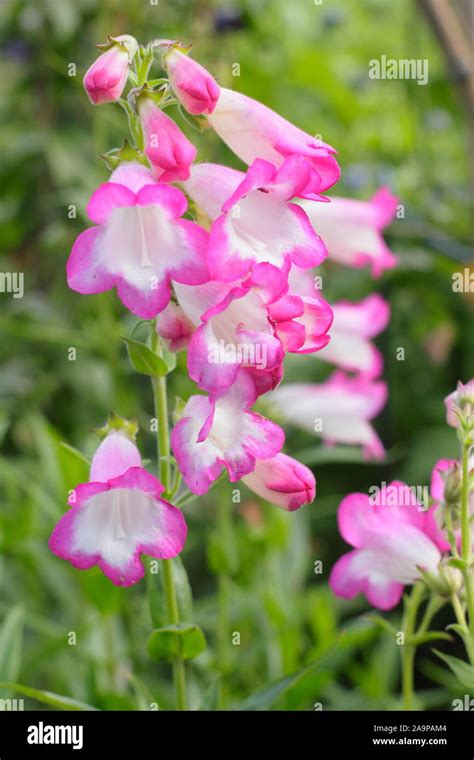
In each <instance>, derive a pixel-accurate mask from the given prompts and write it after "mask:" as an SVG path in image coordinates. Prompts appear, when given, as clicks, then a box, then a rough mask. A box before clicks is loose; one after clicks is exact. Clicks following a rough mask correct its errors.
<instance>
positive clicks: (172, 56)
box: [163, 45, 220, 116]
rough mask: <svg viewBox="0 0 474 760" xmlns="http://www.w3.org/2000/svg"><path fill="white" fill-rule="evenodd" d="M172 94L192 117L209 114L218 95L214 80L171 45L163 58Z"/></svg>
mask: <svg viewBox="0 0 474 760" xmlns="http://www.w3.org/2000/svg"><path fill="white" fill-rule="evenodd" d="M163 59H164V65H165V67H166V70H167V72H168V76H169V80H170V83H171V87H172V88H173V92H174V94H175V95H176V97H177V98H178V100H179V101H180V102H181V103H182V104H183V106H184V107H185V109H186V111H187V112H188V113H190V114H193V115H194V116H197V115H198V114H203V113H204V114H211V113H212V112H213V111H214V109H215V107H216V103H217V101H218V98H219V95H220V87H219V85H218V84H217V82H216V80H215V79H214V78H213V77H212V76H211V75H210V74H209V72H208V71H206V69H205V68H204V66H201V64H200V63H198V62H197V61H194V60H193V59H192V58H189V57H188V56H187V55H185V54H184V53H182V52H181V50H180V49H179V47H178V46H176V45H172V46H171V47H170V48H169V49H168V51H167V52H166V53H165V55H164V56H163Z"/></svg>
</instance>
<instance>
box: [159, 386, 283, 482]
mask: <svg viewBox="0 0 474 760" xmlns="http://www.w3.org/2000/svg"><path fill="white" fill-rule="evenodd" d="M255 400H256V393H255V386H254V383H253V382H252V380H251V379H250V377H249V376H248V375H246V374H244V373H240V375H239V377H238V378H237V379H236V381H235V382H234V384H233V385H232V387H231V388H229V390H228V391H227V392H226V393H225V394H223V395H220V396H217V397H209V398H208V397H206V396H191V398H190V399H189V400H188V402H187V404H186V406H185V408H184V412H183V416H182V418H181V419H180V420H179V422H178V423H177V424H176V425H175V427H174V429H173V431H172V433H171V446H172V449H173V453H174V456H175V457H176V461H177V463H178V467H179V469H180V471H181V473H182V475H183V478H184V481H185V483H186V485H187V486H188V488H189V489H190V490H191V491H192V492H193V493H196V494H203V493H206V492H207V491H208V490H209V487H210V486H211V484H212V483H213V482H214V481H215V480H216V479H217V478H218V477H219V475H220V473H221V471H222V469H223V468H224V467H225V468H226V469H227V471H228V473H229V480H230V481H231V482H235V481H237V480H240V478H242V477H243V476H244V475H247V474H248V473H249V472H252V470H254V469H255V463H256V461H257V460H258V459H271V458H272V457H274V456H276V454H278V452H279V451H280V449H281V448H282V446H283V443H284V438H285V436H284V433H283V430H282V429H281V428H280V427H278V425H276V424H275V423H274V422H271V421H270V420H268V419H266V418H265V417H262V416H261V415H260V414H256V413H255V412H251V411H250V408H251V406H252V404H254V402H255Z"/></svg>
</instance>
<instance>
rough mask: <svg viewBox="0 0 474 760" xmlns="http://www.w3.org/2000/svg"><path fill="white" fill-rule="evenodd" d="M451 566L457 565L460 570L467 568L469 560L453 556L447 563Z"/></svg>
mask: <svg viewBox="0 0 474 760" xmlns="http://www.w3.org/2000/svg"><path fill="white" fill-rule="evenodd" d="M447 564H448V565H449V566H450V567H455V568H457V569H458V570H465V569H466V567H467V562H465V561H464V560H463V559H461V557H451V559H448V563H447Z"/></svg>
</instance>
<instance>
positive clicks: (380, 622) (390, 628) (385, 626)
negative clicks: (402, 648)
mask: <svg viewBox="0 0 474 760" xmlns="http://www.w3.org/2000/svg"><path fill="white" fill-rule="evenodd" d="M366 617H367V619H368V620H370V622H371V623H374V624H375V625H377V626H378V627H379V628H381V629H382V630H383V631H387V633H390V634H392V636H396V635H397V633H398V631H397V629H396V628H395V626H394V625H392V624H391V623H389V622H388V620H385V618H384V617H382V616H381V615H367V616H366Z"/></svg>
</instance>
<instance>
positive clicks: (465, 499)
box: [461, 442, 471, 565]
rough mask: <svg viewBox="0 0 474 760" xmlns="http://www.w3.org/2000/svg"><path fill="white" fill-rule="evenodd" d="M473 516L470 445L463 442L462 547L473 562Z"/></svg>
mask: <svg viewBox="0 0 474 760" xmlns="http://www.w3.org/2000/svg"><path fill="white" fill-rule="evenodd" d="M470 518H471V516H470V514H469V446H468V445H466V443H464V442H463V444H462V484H461V548H462V558H463V560H464V561H465V562H466V563H467V564H468V565H470V564H471V519H470Z"/></svg>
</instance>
